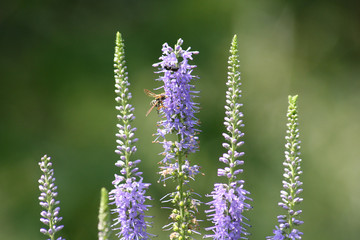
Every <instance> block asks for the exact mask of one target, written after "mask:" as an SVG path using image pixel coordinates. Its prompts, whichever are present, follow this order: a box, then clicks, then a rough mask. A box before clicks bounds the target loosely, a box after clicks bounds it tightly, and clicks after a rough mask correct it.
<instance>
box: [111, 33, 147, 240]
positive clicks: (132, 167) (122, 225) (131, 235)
mask: <svg viewBox="0 0 360 240" xmlns="http://www.w3.org/2000/svg"><path fill="white" fill-rule="evenodd" d="M114 67H115V70H114V74H115V93H116V94H117V97H116V99H115V100H116V102H117V104H118V105H117V106H116V109H117V110H118V111H119V113H118V115H117V118H118V120H119V123H118V124H117V127H118V130H119V131H118V133H117V134H116V137H117V140H116V142H117V144H118V145H117V149H116V150H115V152H116V153H117V154H118V155H119V157H120V159H119V160H118V161H117V162H116V163H115V166H117V167H119V168H121V170H120V174H115V180H114V181H113V185H114V189H113V190H112V191H111V192H110V194H109V199H110V201H111V204H114V205H115V209H113V212H114V213H116V214H117V217H116V219H115V223H114V224H113V230H114V231H116V232H117V233H116V235H117V236H118V237H119V239H123V240H131V239H148V238H149V237H150V236H151V234H149V233H147V227H148V226H149V225H150V223H149V222H147V221H145V217H149V216H146V215H145V212H146V211H147V210H148V208H149V207H151V206H150V205H146V204H145V201H146V199H151V198H150V197H149V196H146V195H145V194H146V190H147V189H148V187H149V185H150V184H148V183H144V182H143V178H142V177H141V175H142V172H139V169H138V167H137V165H138V164H139V163H140V162H141V160H132V158H133V155H134V154H135V152H136V150H137V149H136V146H135V143H136V142H137V140H138V139H137V138H134V133H135V131H136V128H132V127H131V125H130V124H131V122H132V121H133V120H134V119H135V116H134V113H133V112H134V108H133V107H132V106H131V104H129V101H130V99H131V93H130V92H129V89H128V86H129V85H130V84H129V82H128V77H127V72H126V66H125V52H124V42H123V40H122V38H121V34H120V33H119V32H118V33H117V34H116V46H115V56H114Z"/></svg>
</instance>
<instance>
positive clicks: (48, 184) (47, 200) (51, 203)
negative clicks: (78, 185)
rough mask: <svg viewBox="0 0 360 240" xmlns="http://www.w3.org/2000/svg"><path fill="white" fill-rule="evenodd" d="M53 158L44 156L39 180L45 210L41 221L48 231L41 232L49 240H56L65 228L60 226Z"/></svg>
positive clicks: (44, 229) (58, 239) (62, 239)
mask: <svg viewBox="0 0 360 240" xmlns="http://www.w3.org/2000/svg"><path fill="white" fill-rule="evenodd" d="M50 160H51V158H50V157H48V156H47V155H44V156H43V157H42V158H41V161H40V162H39V166H40V170H41V171H42V172H43V175H41V177H40V179H39V181H38V182H39V184H40V185H39V189H40V191H41V193H40V197H39V200H40V206H41V207H42V208H44V209H45V210H43V211H41V213H40V215H41V218H40V221H41V222H42V223H44V224H45V225H46V226H47V228H48V229H46V228H41V229H40V232H41V233H43V234H44V235H46V236H48V237H49V239H48V240H50V239H51V240H55V234H56V233H57V232H58V231H60V230H61V229H62V228H63V227H64V226H63V225H58V224H59V222H60V221H61V220H62V217H59V211H60V207H58V205H59V204H60V201H57V200H55V198H56V197H57V194H58V193H57V191H56V190H57V186H56V185H55V178H54V169H53V168H52V163H51V161H50ZM56 240H65V239H64V238H62V237H58V238H56Z"/></svg>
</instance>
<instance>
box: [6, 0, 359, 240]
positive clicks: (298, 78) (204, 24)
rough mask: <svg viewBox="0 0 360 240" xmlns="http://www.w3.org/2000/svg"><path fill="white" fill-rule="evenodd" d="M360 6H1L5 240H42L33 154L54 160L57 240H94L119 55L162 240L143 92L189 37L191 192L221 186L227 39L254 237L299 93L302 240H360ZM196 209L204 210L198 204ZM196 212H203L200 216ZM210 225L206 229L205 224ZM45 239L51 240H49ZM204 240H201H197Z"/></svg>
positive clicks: (270, 207)
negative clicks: (239, 88) (196, 144)
mask: <svg viewBox="0 0 360 240" xmlns="http://www.w3.org/2000/svg"><path fill="white" fill-rule="evenodd" d="M359 7H360V6H359V3H358V2H357V1H332V0H327V1H325V0H313V1H299V0H295V1H284V0H273V1H269V0H258V1H239V0H228V1H214V0H195V1H194V0H183V1H165V0H127V1H124V0H107V1H95V0H87V1H81V0H78V1H67V0H63V1H54V0H47V1H41V0H37V1H20V0H12V1H2V2H1V3H0V49H1V52H0V80H1V87H0V92H1V101H0V107H1V117H0V134H1V135H0V141H1V142H0V203H1V204H0V239H9V240H20V239H41V238H44V237H43V236H41V234H40V233H39V228H40V227H42V225H41V224H40V222H39V217H40V215H39V212H40V206H39V205H38V200H37V198H38V195H39V190H38V185H37V180H38V178H39V177H40V170H39V167H38V165H37V163H38V161H39V160H40V158H41V156H43V155H44V154H48V155H50V156H52V159H53V163H54V166H55V176H56V178H57V185H58V187H59V189H58V191H59V200H60V201H61V216H63V218H64V219H63V222H62V223H63V224H64V225H65V227H64V229H63V230H62V235H63V236H64V237H66V238H67V239H97V212H98V204H99V193H100V188H101V187H103V186H104V187H106V188H108V189H111V186H112V185H111V181H112V180H113V178H114V173H116V172H118V169H117V168H116V167H115V166H114V163H115V161H116V160H117V156H116V154H115V153H114V149H115V147H116V143H115V132H116V131H117V130H116V127H115V124H116V117H115V116H116V110H115V108H114V106H115V101H114V97H115V94H114V79H113V63H112V61H113V51H114V41H115V33H116V31H120V32H121V33H122V35H123V38H124V40H125V44H126V59H127V66H128V72H129V81H130V82H131V87H130V90H131V92H132V93H133V96H134V97H133V99H132V104H133V105H134V106H135V108H136V110H135V114H136V116H137V118H136V121H135V122H134V125H135V126H136V127H137V128H138V131H137V132H136V135H137V137H138V138H139V139H140V141H139V144H138V149H139V151H138V153H137V157H139V158H140V159H142V160H143V162H142V164H141V165H140V168H141V169H142V170H143V171H144V178H145V181H147V182H150V183H151V184H152V185H151V188H150V191H149V194H150V195H152V196H153V198H154V199H155V200H154V201H153V202H152V205H153V206H154V207H153V208H152V210H151V213H150V214H151V215H153V216H155V218H154V219H153V221H154V227H153V228H152V230H151V231H152V233H155V234H158V235H159V238H158V239H167V235H168V234H169V233H168V232H165V233H164V232H162V231H161V226H163V225H164V224H166V223H167V222H168V220H167V216H168V212H167V210H164V209H161V208H160V204H159V199H160V198H161V197H162V196H163V195H165V194H166V193H167V192H168V191H169V189H166V188H164V187H163V186H162V185H161V184H158V183H157V180H158V175H157V174H155V172H156V171H157V162H158V161H159V160H160V156H158V153H159V152H160V151H161V147H160V146H159V145H156V144H152V143H151V141H152V140H153V137H152V136H151V134H152V133H154V132H155V129H156V126H155V124H156V121H157V116H156V113H155V112H153V113H152V114H151V115H150V116H149V117H147V118H145V113H146V111H147V110H148V108H149V101H150V100H151V99H149V98H148V97H147V96H145V95H144V93H143V89H144V88H148V89H154V88H156V87H158V86H159V83H158V82H155V81H154V79H155V78H156V75H155V74H154V73H153V72H154V71H155V69H154V68H153V67H152V64H153V63H155V62H157V61H158V57H159V56H160V54H161V45H162V44H163V43H164V42H168V43H169V44H170V45H174V44H175V43H176V40H177V39H178V38H180V37H181V38H183V39H184V45H183V46H184V47H188V46H191V47H192V49H193V50H197V51H199V52H200V54H199V55H197V56H196V57H195V59H194V61H193V63H194V64H196V65H197V66H198V68H197V69H196V70H195V74H197V75H198V76H200V80H199V81H198V82H197V83H196V87H197V89H198V90H200V91H201V96H200V98H199V99H198V100H199V102H200V104H201V112H200V113H199V115H198V116H199V118H200V119H201V130H202V132H201V135H200V141H201V143H200V148H201V150H200V152H198V153H196V154H195V155H193V156H192V160H193V161H194V163H196V164H199V165H201V166H202V169H203V172H205V173H206V175H205V176H199V177H198V178H197V181H196V182H195V183H193V188H194V189H195V190H196V191H197V192H198V193H200V194H202V195H203V196H204V195H205V194H206V193H209V192H210V191H211V188H212V185H213V183H214V182H216V181H217V178H216V177H215V176H216V169H217V167H219V166H220V165H219V164H218V157H219V156H220V155H221V154H222V151H223V149H222V147H221V143H222V141H223V138H222V136H221V133H222V131H223V130H224V127H223V125H222V122H223V115H224V109H223V105H224V102H225V81H226V65H227V58H228V50H229V46H230V41H231V39H232V37H233V35H234V34H237V35H238V39H239V55H240V60H241V72H242V82H243V98H242V100H243V103H244V107H243V109H242V110H243V112H244V114H245V117H244V122H245V125H246V126H245V128H244V129H243V130H244V131H245V134H246V135H245V137H244V141H245V145H244V147H243V151H245V153H246V155H245V157H244V160H245V165H244V174H243V178H244V180H245V181H246V185H245V188H246V189H248V190H249V191H250V192H251V197H252V198H253V199H254V201H253V203H252V205H253V207H254V209H253V210H252V211H250V212H249V213H248V214H247V216H248V218H249V219H250V224H251V225H252V226H253V227H252V228H251V229H250V230H249V231H250V233H251V234H252V236H251V239H254V240H257V239H259V240H260V239H264V238H265V236H269V235H271V233H272V229H273V228H274V226H275V224H276V216H277V215H278V214H280V213H281V212H282V211H281V209H280V207H278V206H277V202H278V201H279V200H280V197H279V191H280V189H281V186H282V184H281V180H282V172H283V167H282V161H283V159H284V155H283V151H284V143H285V140H284V136H285V129H286V127H285V124H286V109H287V96H288V95H289V94H292V95H293V94H299V114H300V116H299V119H300V130H301V140H302V158H303V163H302V168H303V171H304V174H303V176H302V180H303V182H304V192H303V195H302V196H303V198H304V202H303V203H302V204H301V209H302V210H303V214H302V220H304V221H305V224H304V225H303V226H302V227H301V228H300V229H301V230H302V231H303V232H304V239H309V240H315V239H334V240H335V239H358V236H359V234H360V187H359V183H360V173H359V170H360V161H359V160H360V159H359V156H360V147H359V143H360V127H359V122H360V112H359V106H360V96H359V92H360V83H359V80H360V79H359V76H360V65H359V63H360V61H359V60H360V15H359V11H358V10H359ZM203 201H207V200H206V199H205V198H204V199H203ZM203 210H204V208H203V209H201V211H203ZM199 218H200V219H205V216H204V215H200V216H199ZM203 226H207V223H203ZM44 239H45V238H44ZM198 239H200V237H198Z"/></svg>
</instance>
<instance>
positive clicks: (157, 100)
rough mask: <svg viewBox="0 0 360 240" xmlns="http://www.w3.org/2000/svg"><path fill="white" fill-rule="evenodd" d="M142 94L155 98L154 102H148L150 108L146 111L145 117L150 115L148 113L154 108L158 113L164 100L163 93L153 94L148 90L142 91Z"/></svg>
mask: <svg viewBox="0 0 360 240" xmlns="http://www.w3.org/2000/svg"><path fill="white" fill-rule="evenodd" d="M144 92H145V94H146V95H148V96H149V97H153V98H155V99H154V100H152V101H151V102H150V105H151V108H150V109H149V110H148V111H147V113H146V116H147V115H149V114H150V112H151V111H152V110H153V109H154V107H157V110H158V111H159V110H160V108H162V107H163V101H164V100H165V98H166V95H165V93H161V94H156V93H153V92H152V91H150V90H148V89H144Z"/></svg>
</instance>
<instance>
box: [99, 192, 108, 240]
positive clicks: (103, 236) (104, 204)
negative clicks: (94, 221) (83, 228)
mask: <svg viewBox="0 0 360 240" xmlns="http://www.w3.org/2000/svg"><path fill="white" fill-rule="evenodd" d="M98 231H99V232H98V239H99V240H109V239H110V235H111V216H110V208H109V193H108V191H107V190H106V189H105V188H101V196H100V207H99V223H98Z"/></svg>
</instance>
